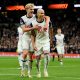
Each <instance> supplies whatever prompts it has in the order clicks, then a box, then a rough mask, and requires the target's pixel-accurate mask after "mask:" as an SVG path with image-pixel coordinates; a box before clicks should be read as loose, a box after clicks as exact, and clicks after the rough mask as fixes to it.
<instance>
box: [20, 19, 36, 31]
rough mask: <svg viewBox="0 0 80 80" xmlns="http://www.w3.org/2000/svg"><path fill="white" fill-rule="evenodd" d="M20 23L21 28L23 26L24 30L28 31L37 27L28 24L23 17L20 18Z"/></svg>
mask: <svg viewBox="0 0 80 80" xmlns="http://www.w3.org/2000/svg"><path fill="white" fill-rule="evenodd" d="M20 25H21V28H22V30H23V32H28V31H31V30H33V29H37V27H36V26H35V27H31V26H30V25H26V24H25V22H24V20H23V19H22V18H21V19H20Z"/></svg>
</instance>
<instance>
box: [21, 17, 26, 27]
mask: <svg viewBox="0 0 80 80" xmlns="http://www.w3.org/2000/svg"><path fill="white" fill-rule="evenodd" d="M23 25H25V22H24V20H23V19H22V18H20V26H21V27H22V26H23Z"/></svg>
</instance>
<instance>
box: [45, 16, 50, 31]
mask: <svg viewBox="0 0 80 80" xmlns="http://www.w3.org/2000/svg"><path fill="white" fill-rule="evenodd" d="M44 18H45V21H46V24H45V27H44V30H47V29H48V27H49V22H50V17H49V16H44Z"/></svg>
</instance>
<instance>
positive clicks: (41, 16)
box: [37, 9, 45, 18]
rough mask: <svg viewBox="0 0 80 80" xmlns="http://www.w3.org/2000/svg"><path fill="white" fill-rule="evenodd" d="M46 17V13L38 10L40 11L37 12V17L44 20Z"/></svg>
mask: <svg viewBox="0 0 80 80" xmlns="http://www.w3.org/2000/svg"><path fill="white" fill-rule="evenodd" d="M44 15H45V12H44V10H43V9H38V10H37V17H39V18H43V17H44Z"/></svg>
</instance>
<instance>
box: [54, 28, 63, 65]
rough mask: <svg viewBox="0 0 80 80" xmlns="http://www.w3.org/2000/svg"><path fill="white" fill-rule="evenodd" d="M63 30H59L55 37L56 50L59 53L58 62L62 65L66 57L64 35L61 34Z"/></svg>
mask: <svg viewBox="0 0 80 80" xmlns="http://www.w3.org/2000/svg"><path fill="white" fill-rule="evenodd" d="M61 32H62V31H61V28H58V29H57V34H56V35H55V41H56V49H57V53H58V61H59V62H60V64H61V65H63V61H62V58H63V55H64V34H62V33H61Z"/></svg>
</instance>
